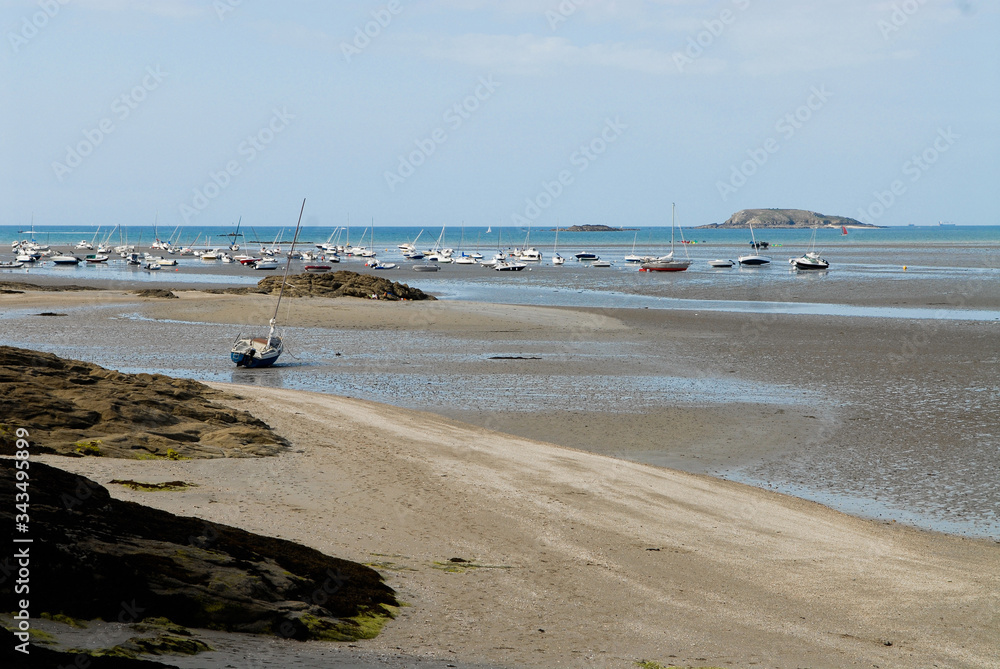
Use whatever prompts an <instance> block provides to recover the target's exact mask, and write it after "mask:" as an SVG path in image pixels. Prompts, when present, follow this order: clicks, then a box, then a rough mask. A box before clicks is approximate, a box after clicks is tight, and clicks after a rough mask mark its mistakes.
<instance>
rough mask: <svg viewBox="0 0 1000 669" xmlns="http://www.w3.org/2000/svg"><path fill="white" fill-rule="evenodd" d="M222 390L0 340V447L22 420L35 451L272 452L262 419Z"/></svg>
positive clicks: (8, 448)
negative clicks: (231, 403)
mask: <svg viewBox="0 0 1000 669" xmlns="http://www.w3.org/2000/svg"><path fill="white" fill-rule="evenodd" d="M223 397H226V395H225V393H222V392H220V391H217V390H214V389H212V388H209V387H208V386H206V385H204V384H202V383H198V382H196V381H188V380H184V379H173V378H170V377H168V376H163V375H160V374H153V375H151V374H122V373H120V372H115V371H111V370H108V369H104V368H103V367H99V366H98V365H93V364H90V363H86V362H78V361H74V360H64V359H63V358H59V357H57V356H55V355H52V354H49V353H39V352H37V351H29V350H25V349H19V348H12V347H10V346H0V455H10V454H11V453H12V448H13V443H14V439H13V438H12V434H13V430H14V429H16V428H19V427H20V428H24V429H26V430H28V432H29V433H30V434H31V436H32V438H33V439H35V440H36V442H37V443H38V447H37V450H38V451H39V452H47V453H58V454H60V455H70V456H77V457H79V456H104V457H118V458H132V459H152V458H171V459H183V458H220V457H253V456H264V455H274V454H276V453H278V452H279V451H280V450H282V449H283V448H285V447H287V445H288V444H287V442H286V441H285V440H284V439H282V438H281V437H279V436H278V435H277V434H275V433H274V432H273V431H272V430H271V429H270V427H268V426H267V424H266V423H264V422H262V421H260V420H258V419H256V418H254V417H253V416H251V415H250V414H248V413H245V412H242V411H234V410H233V409H230V408H228V407H225V406H223V405H221V404H218V403H216V401H215V400H219V399H222V398H223Z"/></svg>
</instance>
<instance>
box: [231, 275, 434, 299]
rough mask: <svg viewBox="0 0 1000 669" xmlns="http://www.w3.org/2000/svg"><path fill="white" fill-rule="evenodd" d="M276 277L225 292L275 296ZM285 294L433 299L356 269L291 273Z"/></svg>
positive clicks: (404, 285)
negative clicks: (253, 286)
mask: <svg viewBox="0 0 1000 669" xmlns="http://www.w3.org/2000/svg"><path fill="white" fill-rule="evenodd" d="M281 280H282V277H280V276H269V277H265V278H263V279H261V280H260V281H259V282H258V283H257V288H255V289H240V288H237V289H229V290H227V291H226V292H241V291H243V292H247V293H251V292H254V293H259V292H263V293H266V294H271V295H277V294H278V291H279V290H280V289H281ZM284 295H285V297H363V298H370V297H371V296H372V295H375V296H377V297H378V298H379V299H381V300H392V301H397V300H433V299H435V298H434V296H432V295H428V294H427V293H425V292H423V291H422V290H420V289H419V288H411V287H410V286H408V285H407V284H405V283H399V282H398V281H396V282H393V281H389V280H388V279H386V278H385V277H381V276H374V275H371V274H358V273H357V272H347V271H340V272H328V273H325V274H309V273H306V274H294V275H292V276H289V277H288V283H287V284H286V285H285V292H284Z"/></svg>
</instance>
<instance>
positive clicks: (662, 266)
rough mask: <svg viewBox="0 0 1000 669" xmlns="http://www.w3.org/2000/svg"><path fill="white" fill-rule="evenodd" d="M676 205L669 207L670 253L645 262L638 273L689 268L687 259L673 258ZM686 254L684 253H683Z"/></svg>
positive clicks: (689, 264) (681, 270)
mask: <svg viewBox="0 0 1000 669" xmlns="http://www.w3.org/2000/svg"><path fill="white" fill-rule="evenodd" d="M676 212H677V205H676V204H673V205H671V210H670V253H668V254H667V255H665V256H660V257H659V258H652V259H649V260H646V261H645V262H643V263H642V265H640V267H639V271H640V272H683V271H684V270H686V269H687V268H688V267H690V266H691V261H690V260H689V259H684V260H680V259H679V258H675V257H674V227H675V218H676ZM685 252H686V251H685Z"/></svg>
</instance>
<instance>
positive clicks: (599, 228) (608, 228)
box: [553, 225, 638, 232]
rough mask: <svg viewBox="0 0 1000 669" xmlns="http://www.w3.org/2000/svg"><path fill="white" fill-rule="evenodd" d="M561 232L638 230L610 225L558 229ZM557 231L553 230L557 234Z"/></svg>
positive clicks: (573, 226)
mask: <svg viewBox="0 0 1000 669" xmlns="http://www.w3.org/2000/svg"><path fill="white" fill-rule="evenodd" d="M557 229H558V230H559V231H560V232H630V231H632V230H638V228H613V227H611V226H610V225H571V226H570V227H568V228H557ZM555 230H556V229H553V232H555Z"/></svg>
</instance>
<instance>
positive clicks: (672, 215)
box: [670, 202, 677, 257]
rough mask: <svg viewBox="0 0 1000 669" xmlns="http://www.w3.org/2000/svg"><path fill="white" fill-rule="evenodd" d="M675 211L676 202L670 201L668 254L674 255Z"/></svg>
mask: <svg viewBox="0 0 1000 669" xmlns="http://www.w3.org/2000/svg"><path fill="white" fill-rule="evenodd" d="M676 212H677V204H676V203H674V202H671V203H670V255H671V257H672V256H673V255H674V217H675V215H676Z"/></svg>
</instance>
